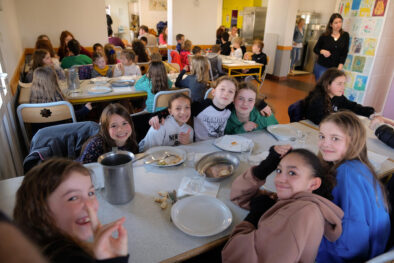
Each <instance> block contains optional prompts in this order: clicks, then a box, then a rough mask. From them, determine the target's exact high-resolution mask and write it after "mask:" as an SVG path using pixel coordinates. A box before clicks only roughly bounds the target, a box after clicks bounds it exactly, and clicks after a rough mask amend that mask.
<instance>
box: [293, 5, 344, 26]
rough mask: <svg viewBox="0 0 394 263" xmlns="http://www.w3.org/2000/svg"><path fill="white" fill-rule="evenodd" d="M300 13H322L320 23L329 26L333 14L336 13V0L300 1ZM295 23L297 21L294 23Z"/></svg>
mask: <svg viewBox="0 0 394 263" xmlns="http://www.w3.org/2000/svg"><path fill="white" fill-rule="evenodd" d="M299 1H300V2H299V6H298V10H299V11H310V12H316V13H320V14H321V17H320V23H321V24H327V23H328V20H329V19H330V16H331V15H332V13H334V10H335V6H336V2H337V1H336V0H324V1H322V0H299ZM294 23H295V21H294Z"/></svg>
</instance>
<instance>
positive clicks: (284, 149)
mask: <svg viewBox="0 0 394 263" xmlns="http://www.w3.org/2000/svg"><path fill="white" fill-rule="evenodd" d="M274 150H275V152H277V153H278V154H279V155H280V158H282V157H283V156H284V155H285V154H286V153H287V152H288V151H290V150H291V145H290V144H285V145H275V146H274Z"/></svg>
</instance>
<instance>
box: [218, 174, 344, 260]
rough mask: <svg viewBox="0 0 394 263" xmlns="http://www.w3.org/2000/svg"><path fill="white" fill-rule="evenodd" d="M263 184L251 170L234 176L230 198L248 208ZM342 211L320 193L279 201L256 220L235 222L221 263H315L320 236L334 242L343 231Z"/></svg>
mask: <svg viewBox="0 0 394 263" xmlns="http://www.w3.org/2000/svg"><path fill="white" fill-rule="evenodd" d="M264 183H265V181H264V180H258V179H257V178H255V177H254V176H253V175H252V174H251V173H250V172H249V173H248V172H246V173H244V174H242V175H240V176H238V177H237V178H236V180H235V181H234V182H233V185H232V189H231V200H232V201H233V202H234V203H236V204H238V205H240V206H241V207H244V208H248V207H249V201H250V199H251V198H252V197H254V196H255V195H256V194H257V193H258V192H259V187H260V186H261V185H263V184H264ZM342 217H343V211H342V210H341V209H340V208H339V207H338V206H336V205H335V204H334V203H332V202H331V201H329V200H328V199H326V198H323V197H321V196H319V195H316V194H312V193H307V192H301V193H298V194H296V195H294V196H293V197H292V198H291V199H286V200H279V201H277V203H276V204H275V205H274V206H273V207H271V208H270V209H269V210H268V211H267V212H265V213H264V214H263V216H262V217H261V218H260V220H259V222H258V227H257V229H256V228H255V227H254V226H253V224H251V223H249V222H247V221H243V222H241V223H240V224H239V225H237V226H236V227H235V229H234V231H233V233H232V235H231V237H230V240H229V241H228V242H227V244H226V246H225V247H224V249H223V251H222V261H223V262H237V263H240V262H248V263H254V262H270V263H274V262H280V263H286V262H314V261H315V257H316V255H317V251H318V248H319V245H320V242H321V240H322V237H323V235H324V236H325V237H326V238H327V239H328V240H330V241H332V242H333V241H335V240H336V239H338V238H339V236H340V235H341V233H342V222H341V220H342Z"/></svg>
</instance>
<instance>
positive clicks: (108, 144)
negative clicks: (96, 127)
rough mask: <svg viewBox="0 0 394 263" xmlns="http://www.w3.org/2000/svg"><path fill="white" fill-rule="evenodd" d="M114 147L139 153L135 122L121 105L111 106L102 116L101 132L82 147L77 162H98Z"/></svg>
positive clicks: (106, 108)
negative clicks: (100, 157) (101, 156)
mask: <svg viewBox="0 0 394 263" xmlns="http://www.w3.org/2000/svg"><path fill="white" fill-rule="evenodd" d="M113 147H117V148H119V149H120V150H125V151H129V152H133V153H138V146H137V141H136V134H135V129H134V124H133V121H132V120H131V117H130V114H129V112H128V111H127V109H126V108H125V107H123V106H122V105H120V104H119V103H115V104H109V105H108V106H107V107H105V109H104V110H103V112H102V113H101V116H100V131H99V133H98V134H96V135H94V136H93V137H91V138H90V139H89V140H88V141H87V142H85V144H84V145H83V146H82V150H81V155H80V156H79V157H78V159H77V161H79V162H81V163H93V162H97V159H98V157H99V156H100V155H102V154H104V153H107V152H110V151H111V150H112V148H113Z"/></svg>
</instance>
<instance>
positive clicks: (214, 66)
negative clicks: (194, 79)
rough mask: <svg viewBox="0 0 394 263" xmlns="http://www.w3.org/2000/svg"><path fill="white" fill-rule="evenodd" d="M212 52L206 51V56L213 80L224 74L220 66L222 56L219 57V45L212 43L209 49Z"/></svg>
mask: <svg viewBox="0 0 394 263" xmlns="http://www.w3.org/2000/svg"><path fill="white" fill-rule="evenodd" d="M211 51H212V52H209V53H207V58H208V59H209V62H210V63H211V70H212V75H213V79H211V80H212V81H213V80H216V79H217V78H219V77H220V76H223V75H225V74H226V73H224V71H223V68H222V64H223V63H222V58H221V57H220V45H214V46H212V49H211Z"/></svg>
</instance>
